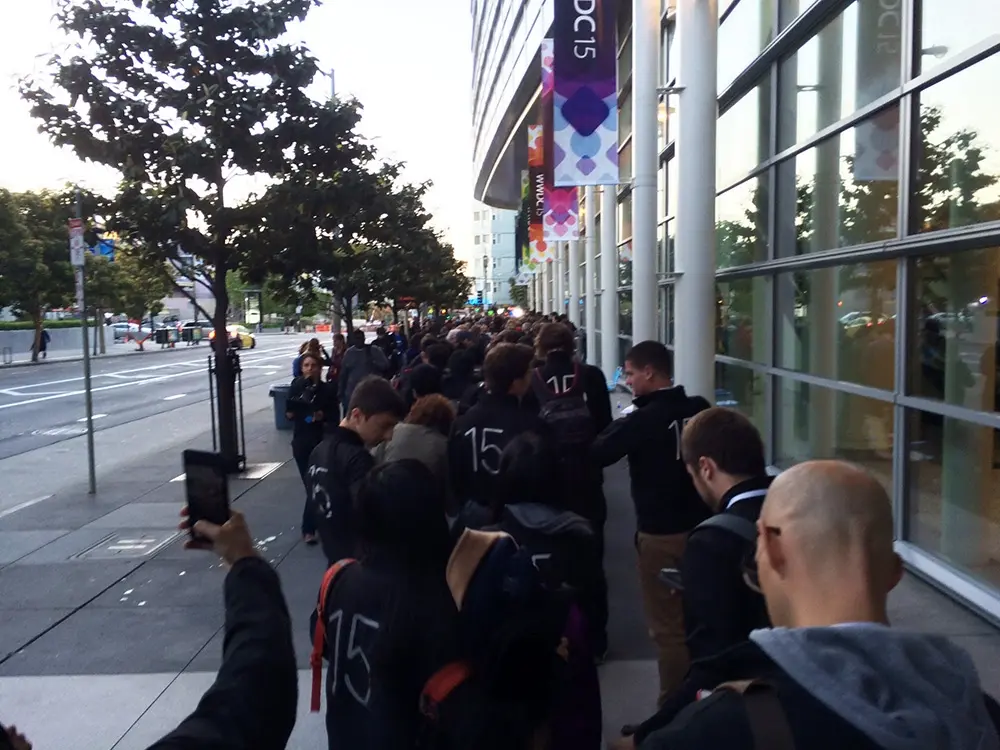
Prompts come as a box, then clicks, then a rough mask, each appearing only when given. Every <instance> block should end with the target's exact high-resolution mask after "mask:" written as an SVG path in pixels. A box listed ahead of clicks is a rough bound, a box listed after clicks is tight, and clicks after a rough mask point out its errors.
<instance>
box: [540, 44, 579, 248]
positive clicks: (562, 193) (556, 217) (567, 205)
mask: <svg viewBox="0 0 1000 750" xmlns="http://www.w3.org/2000/svg"><path fill="white" fill-rule="evenodd" d="M552 49H553V47H552V40H551V39H543V40H542V49H541V58H542V100H541V106H542V122H543V123H544V124H543V126H542V137H543V139H544V145H543V150H544V152H545V153H544V154H543V156H544V159H545V215H544V218H543V226H544V228H545V240H546V242H556V241H561V240H578V239H580V197H579V194H578V193H577V189H576V186H575V185H573V186H571V187H556V186H555V185H554V184H553V182H552V175H553V170H554V169H555V164H554V161H553V155H554V153H555V143H554V141H553V135H552V133H553V130H552V127H553V104H552V103H553V99H552V97H553V86H554V80H553V75H552V62H553V56H552Z"/></svg>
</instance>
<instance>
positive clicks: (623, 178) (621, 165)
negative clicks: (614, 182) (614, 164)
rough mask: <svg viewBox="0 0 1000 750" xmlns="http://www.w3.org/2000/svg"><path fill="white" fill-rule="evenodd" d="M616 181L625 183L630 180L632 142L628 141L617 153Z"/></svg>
mask: <svg viewBox="0 0 1000 750" xmlns="http://www.w3.org/2000/svg"><path fill="white" fill-rule="evenodd" d="M618 180H619V182H621V183H627V182H630V181H631V180H632V141H631V140H629V142H628V143H626V144H625V145H624V146H622V147H621V149H620V150H619V151H618Z"/></svg>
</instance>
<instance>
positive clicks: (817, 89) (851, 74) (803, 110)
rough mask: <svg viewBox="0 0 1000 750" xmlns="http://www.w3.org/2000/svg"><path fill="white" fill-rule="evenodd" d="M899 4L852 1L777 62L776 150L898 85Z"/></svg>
mask: <svg viewBox="0 0 1000 750" xmlns="http://www.w3.org/2000/svg"><path fill="white" fill-rule="evenodd" d="M889 6H891V7H889ZM901 7H902V5H901V3H899V2H895V3H887V2H886V0H857V2H855V3H853V4H852V5H850V6H849V7H848V8H847V9H846V10H845V11H844V12H843V13H841V14H840V15H839V16H837V17H836V18H835V19H833V20H832V21H831V22H830V23H828V24H827V25H826V26H824V27H823V29H822V30H821V31H820V32H819V33H818V34H817V35H816V36H814V37H813V38H812V39H810V40H809V41H808V42H806V44H805V45H803V46H802V47H801V48H800V49H799V50H798V52H796V53H795V54H794V55H792V56H791V57H789V58H788V59H786V60H785V61H784V62H782V63H781V74H780V75H781V81H782V90H781V97H780V99H781V108H780V110H779V118H780V124H779V126H778V149H779V150H783V149H785V148H788V147H789V146H792V145H794V144H796V143H798V142H800V141H802V140H804V139H806V138H808V137H809V136H811V135H813V134H814V133H816V132H818V131H820V130H822V129H823V128H825V127H826V126H827V125H832V124H833V123H835V122H837V121H839V120H842V119H843V118H845V117H847V116H848V115H850V114H851V113H852V112H855V111H857V110H858V109H860V108H861V107H864V106H867V105H869V104H871V103H872V102H873V101H875V100H876V99H878V98H879V97H880V96H883V95H885V94H887V93H889V92H890V91H892V90H893V89H895V88H897V87H898V86H899V84H900V63H901V60H902V49H903V47H902V44H901V43H900V39H901V37H900V34H901V31H902V27H901V26H900V13H901V10H900V9H901Z"/></svg>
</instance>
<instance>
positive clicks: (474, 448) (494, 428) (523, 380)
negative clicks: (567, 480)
mask: <svg viewBox="0 0 1000 750" xmlns="http://www.w3.org/2000/svg"><path fill="white" fill-rule="evenodd" d="M533 358H534V353H533V352H532V351H531V349H530V348H528V347H526V346H521V345H519V344H501V345H499V346H496V347H494V348H493V349H491V350H490V352H489V354H487V355H486V362H485V363H484V364H483V376H484V378H485V388H484V390H483V392H482V394H481V395H480V397H479V399H478V401H477V402H476V405H475V406H473V407H472V408H470V409H469V410H468V411H467V412H466V413H465V414H463V415H462V416H460V417H459V418H458V419H457V420H455V424H454V426H453V427H452V431H451V437H450V438H449V440H448V464H449V466H450V467H451V473H452V481H453V490H454V492H455V496H456V498H457V500H458V502H459V503H460V504H461V505H462V506H463V513H462V516H463V520H462V524H467V525H471V526H474V527H480V526H482V525H484V524H486V523H489V520H490V515H491V514H490V508H491V507H492V506H493V504H494V499H495V495H496V475H497V473H498V472H499V471H500V456H501V455H502V453H503V449H504V448H505V447H506V446H507V444H508V443H509V442H510V441H511V440H513V439H514V438H515V437H517V436H518V435H520V434H521V433H523V432H528V431H531V430H534V431H537V432H542V433H544V432H545V425H544V424H543V423H542V421H541V420H540V419H539V418H538V413H537V411H532V410H530V409H525V408H523V407H522V406H521V401H520V399H521V397H522V396H523V395H524V394H525V393H526V392H527V391H528V389H529V388H530V387H531V378H532V372H531V362H532V359H533ZM460 526H461V524H460Z"/></svg>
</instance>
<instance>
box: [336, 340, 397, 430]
mask: <svg viewBox="0 0 1000 750" xmlns="http://www.w3.org/2000/svg"><path fill="white" fill-rule="evenodd" d="M388 372H389V360H388V359H386V356H385V354H384V353H383V352H382V350H381V349H380V348H378V347H377V346H371V345H369V344H366V343H365V332H364V331H362V330H359V329H355V330H354V331H352V332H351V347H350V349H348V350H347V351H346V352H344V359H343V360H342V361H341V363H340V378H339V380H338V382H337V389H338V391H339V393H338V395H339V396H340V403H341V405H342V406H343V408H344V413H345V414H346V413H347V405H348V404H349V403H350V401H351V396H352V395H353V394H354V389H355V388H356V387H357V385H358V383H360V382H361V381H362V380H364V379H365V378H367V377H368V376H369V375H378V376H379V377H382V378H384V377H386V374H387V373H388Z"/></svg>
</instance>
